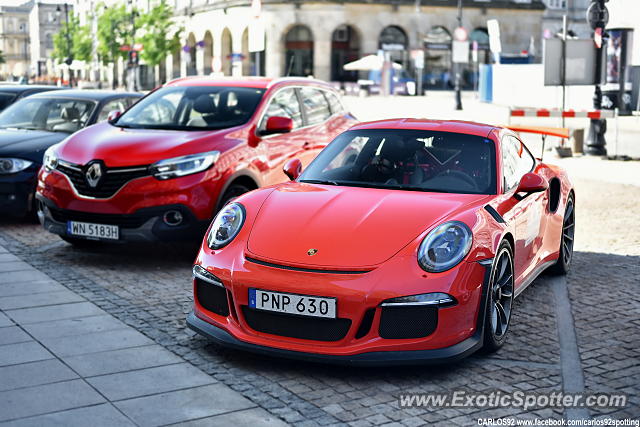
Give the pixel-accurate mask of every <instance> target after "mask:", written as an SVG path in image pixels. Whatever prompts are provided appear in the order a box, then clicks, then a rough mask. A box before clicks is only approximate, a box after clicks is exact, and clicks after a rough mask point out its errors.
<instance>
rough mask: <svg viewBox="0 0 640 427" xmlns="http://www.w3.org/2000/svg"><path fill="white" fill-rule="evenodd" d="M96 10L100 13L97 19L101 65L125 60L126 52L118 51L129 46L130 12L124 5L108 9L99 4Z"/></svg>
mask: <svg viewBox="0 0 640 427" xmlns="http://www.w3.org/2000/svg"><path fill="white" fill-rule="evenodd" d="M97 10H98V11H102V14H101V15H100V16H99V17H98V54H99V55H100V58H101V60H102V63H103V64H105V65H106V64H109V63H111V62H116V61H117V60H118V58H123V59H126V58H127V52H123V51H121V50H120V47H121V46H123V45H125V44H131V34H132V28H131V12H129V11H127V7H126V3H124V2H122V3H121V4H120V5H119V6H110V7H105V6H104V4H101V5H99V6H98V8H97ZM138 19H140V18H138ZM136 26H137V24H136Z"/></svg>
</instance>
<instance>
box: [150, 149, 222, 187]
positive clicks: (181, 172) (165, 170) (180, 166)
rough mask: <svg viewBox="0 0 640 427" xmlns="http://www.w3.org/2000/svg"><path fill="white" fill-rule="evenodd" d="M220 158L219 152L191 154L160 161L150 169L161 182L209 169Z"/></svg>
mask: <svg viewBox="0 0 640 427" xmlns="http://www.w3.org/2000/svg"><path fill="white" fill-rule="evenodd" d="M218 157H220V152H219V151H209V152H207V153H198V154H190V155H188V156H182V157H174V158H172V159H166V160H160V161H159V162H156V163H154V164H152V165H151V167H150V169H151V173H152V174H153V176H154V177H156V178H157V179H160V180H165V179H171V178H178V177H181V176H185V175H191V174H194V173H198V172H202V171H205V170H207V169H209V168H210V167H211V165H213V164H214V163H215V162H216V160H218Z"/></svg>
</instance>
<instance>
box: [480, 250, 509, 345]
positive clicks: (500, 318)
mask: <svg viewBox="0 0 640 427" xmlns="http://www.w3.org/2000/svg"><path fill="white" fill-rule="evenodd" d="M513 272H514V270H513V253H512V250H511V245H510V244H509V242H508V241H506V240H505V241H503V242H502V243H501V244H500V247H499V248H498V253H497V255H496V257H495V262H494V265H493V267H492V269H491V278H490V280H489V288H488V289H487V292H488V293H489V295H488V301H487V309H486V310H485V319H484V345H483V348H482V349H483V351H484V352H486V353H493V352H494V351H497V350H498V349H499V348H500V347H502V345H503V344H504V342H505V340H506V338H507V332H508V331H509V323H510V321H511V309H512V308H513V291H514V283H515V281H514V280H515V278H514V274H513Z"/></svg>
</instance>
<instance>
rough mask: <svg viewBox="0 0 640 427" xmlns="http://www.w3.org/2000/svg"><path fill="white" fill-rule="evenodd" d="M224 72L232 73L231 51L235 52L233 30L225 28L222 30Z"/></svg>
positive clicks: (226, 74)
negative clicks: (232, 40) (232, 41)
mask: <svg viewBox="0 0 640 427" xmlns="http://www.w3.org/2000/svg"><path fill="white" fill-rule="evenodd" d="M221 41H222V58H220V59H221V60H222V72H223V73H224V75H225V76H230V75H231V53H232V52H233V46H232V45H231V31H229V29H228V28H225V29H224V30H223V31H222V39H221Z"/></svg>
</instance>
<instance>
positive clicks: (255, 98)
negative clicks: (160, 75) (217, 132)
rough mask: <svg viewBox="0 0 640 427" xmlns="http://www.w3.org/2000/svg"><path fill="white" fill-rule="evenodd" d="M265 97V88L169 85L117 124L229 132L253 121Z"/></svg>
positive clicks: (119, 119) (150, 96)
mask: <svg viewBox="0 0 640 427" xmlns="http://www.w3.org/2000/svg"><path fill="white" fill-rule="evenodd" d="M263 94H264V90H263V89H255V88H245V87H234V86H168V87H164V88H162V89H159V90H157V91H156V92H153V93H152V94H151V95H149V96H148V97H146V98H144V99H142V100H140V101H139V102H137V103H136V104H135V105H134V106H132V107H131V108H130V109H129V110H127V111H126V112H125V113H124V114H123V115H122V116H120V118H118V120H117V121H116V122H115V123H114V124H115V125H116V126H122V127H132V128H145V129H173V130H213V129H226V128H230V127H233V126H239V125H242V124H244V123H246V122H247V121H249V119H250V118H251V116H252V115H253V113H254V112H255V110H256V107H257V106H258V104H259V103H260V100H261V99H262V95H263Z"/></svg>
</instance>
